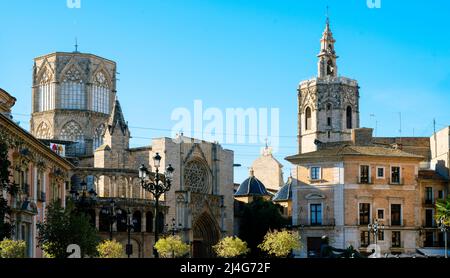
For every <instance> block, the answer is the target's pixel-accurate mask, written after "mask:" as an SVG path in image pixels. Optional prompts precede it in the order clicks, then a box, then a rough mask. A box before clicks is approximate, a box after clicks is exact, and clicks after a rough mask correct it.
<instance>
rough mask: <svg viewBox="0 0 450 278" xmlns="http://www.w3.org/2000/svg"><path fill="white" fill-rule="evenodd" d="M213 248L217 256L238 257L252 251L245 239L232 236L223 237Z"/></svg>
mask: <svg viewBox="0 0 450 278" xmlns="http://www.w3.org/2000/svg"><path fill="white" fill-rule="evenodd" d="M213 248H214V251H215V252H216V254H217V256H219V257H221V258H236V257H239V256H243V255H245V254H247V253H248V252H249V251H250V249H249V248H248V247H247V243H246V242H245V241H242V240H241V239H240V238H238V237H231V236H229V237H225V238H223V239H221V240H220V241H219V243H217V244H216V245H215V246H214V247H213Z"/></svg>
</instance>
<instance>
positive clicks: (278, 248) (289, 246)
mask: <svg viewBox="0 0 450 278" xmlns="http://www.w3.org/2000/svg"><path fill="white" fill-rule="evenodd" d="M300 246H301V245H300V235H299V234H298V232H295V231H286V230H283V231H274V232H272V231H269V232H268V233H267V234H266V236H265V237H264V240H263V242H262V243H261V244H260V245H258V247H259V248H260V249H261V250H263V251H265V252H267V253H268V254H269V255H272V256H275V257H280V258H284V257H287V256H288V255H289V254H290V253H291V252H292V250H293V249H299V248H300Z"/></svg>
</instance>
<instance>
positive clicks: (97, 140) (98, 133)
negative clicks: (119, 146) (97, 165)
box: [93, 124, 105, 151]
mask: <svg viewBox="0 0 450 278" xmlns="http://www.w3.org/2000/svg"><path fill="white" fill-rule="evenodd" d="M104 133H105V125H104V124H101V125H100V126H98V127H97V128H96V129H95V132H94V142H93V151H95V150H96V149H98V147H100V146H101V145H103V134H104Z"/></svg>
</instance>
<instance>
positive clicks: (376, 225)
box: [367, 219, 384, 245]
mask: <svg viewBox="0 0 450 278" xmlns="http://www.w3.org/2000/svg"><path fill="white" fill-rule="evenodd" d="M367 228H368V229H369V233H370V232H372V233H373V237H374V240H375V245H377V241H378V231H383V230H384V224H380V223H378V219H375V222H373V223H372V224H369V225H367Z"/></svg>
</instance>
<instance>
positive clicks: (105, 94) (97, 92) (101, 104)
mask: <svg viewBox="0 0 450 278" xmlns="http://www.w3.org/2000/svg"><path fill="white" fill-rule="evenodd" d="M109 95H110V89H109V84H108V80H107V79H106V75H105V73H104V72H102V71H99V72H97V73H96V74H95V80H94V83H93V85H92V107H91V109H92V111H95V112H100V113H104V114H109Z"/></svg>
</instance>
